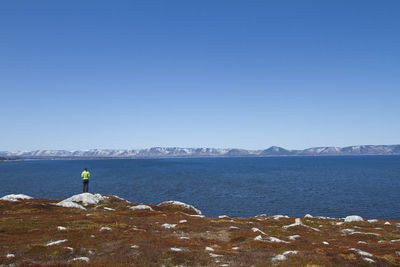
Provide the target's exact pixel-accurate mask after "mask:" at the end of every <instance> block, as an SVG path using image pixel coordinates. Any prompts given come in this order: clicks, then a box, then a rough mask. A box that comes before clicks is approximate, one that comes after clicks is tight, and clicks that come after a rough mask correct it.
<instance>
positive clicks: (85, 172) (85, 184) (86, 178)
mask: <svg viewBox="0 0 400 267" xmlns="http://www.w3.org/2000/svg"><path fill="white" fill-rule="evenodd" d="M81 177H82V181H83V193H87V192H88V191H89V178H90V172H88V170H87V169H86V168H85V169H84V170H83V172H82V174H81Z"/></svg>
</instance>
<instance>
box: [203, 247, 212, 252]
mask: <svg viewBox="0 0 400 267" xmlns="http://www.w3.org/2000/svg"><path fill="white" fill-rule="evenodd" d="M204 250H206V251H214V249H213V248H212V247H206V248H205V249H204Z"/></svg>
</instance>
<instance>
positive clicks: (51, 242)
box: [46, 239, 68, 246]
mask: <svg viewBox="0 0 400 267" xmlns="http://www.w3.org/2000/svg"><path fill="white" fill-rule="evenodd" d="M66 241H68V240H67V239H63V240H57V241H50V242H48V243H47V244H46V246H54V245H58V244H61V243H64V242H66Z"/></svg>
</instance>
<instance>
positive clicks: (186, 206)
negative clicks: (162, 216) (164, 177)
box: [158, 200, 202, 215]
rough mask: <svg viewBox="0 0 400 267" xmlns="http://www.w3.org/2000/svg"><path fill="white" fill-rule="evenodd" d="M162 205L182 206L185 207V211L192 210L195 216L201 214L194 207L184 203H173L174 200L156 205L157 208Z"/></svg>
mask: <svg viewBox="0 0 400 267" xmlns="http://www.w3.org/2000/svg"><path fill="white" fill-rule="evenodd" d="M163 204H172V205H178V206H182V207H185V208H187V209H193V210H194V211H195V212H196V214H197V215H201V214H202V213H201V211H200V210H198V209H196V208H195V207H194V206H192V205H189V204H186V203H183V202H180V201H175V200H170V201H164V202H162V203H160V204H158V206H160V205H163Z"/></svg>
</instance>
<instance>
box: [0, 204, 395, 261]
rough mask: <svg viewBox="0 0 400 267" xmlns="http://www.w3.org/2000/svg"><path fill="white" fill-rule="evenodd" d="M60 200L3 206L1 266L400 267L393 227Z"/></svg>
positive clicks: (167, 206) (383, 222)
mask: <svg viewBox="0 0 400 267" xmlns="http://www.w3.org/2000/svg"><path fill="white" fill-rule="evenodd" d="M59 201H60V200H48V199H30V200H21V201H18V202H11V201H0V265H1V266H9V265H11V266H308V267H311V266H313V267H316V266H400V223H399V222H398V221H391V220H389V221H388V223H387V221H386V220H378V221H376V222H367V221H360V222H350V223H347V222H344V220H343V219H328V218H301V221H299V220H297V224H294V223H295V219H296V218H294V217H274V216H266V215H263V216H257V217H252V218H227V217H225V218H207V217H200V216H198V215H197V216H196V215H195V214H196V213H195V211H194V210H193V209H191V208H185V207H182V206H179V205H174V204H165V205H159V206H155V205H148V206H150V207H151V208H152V209H153V210H132V209H130V208H129V207H131V206H135V205H137V204H133V203H129V202H126V201H124V200H122V199H119V198H116V197H113V196H108V198H107V199H106V200H104V201H101V202H100V203H98V204H96V205H88V206H86V210H82V209H78V208H65V207H59V206H55V205H54V204H55V203H57V202H59ZM59 226H61V227H65V229H64V228H58V227H59Z"/></svg>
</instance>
